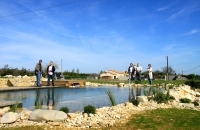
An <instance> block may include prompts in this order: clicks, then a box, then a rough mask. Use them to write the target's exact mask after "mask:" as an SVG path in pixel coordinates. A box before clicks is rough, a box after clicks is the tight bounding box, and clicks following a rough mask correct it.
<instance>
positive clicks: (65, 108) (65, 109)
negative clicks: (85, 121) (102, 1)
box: [60, 107, 69, 114]
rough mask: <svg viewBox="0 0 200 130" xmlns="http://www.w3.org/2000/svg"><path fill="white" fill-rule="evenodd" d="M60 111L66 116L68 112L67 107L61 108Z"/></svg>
mask: <svg viewBox="0 0 200 130" xmlns="http://www.w3.org/2000/svg"><path fill="white" fill-rule="evenodd" d="M60 111H63V112H65V113H66V114H67V113H68V112H69V108H68V107H61V108H60Z"/></svg>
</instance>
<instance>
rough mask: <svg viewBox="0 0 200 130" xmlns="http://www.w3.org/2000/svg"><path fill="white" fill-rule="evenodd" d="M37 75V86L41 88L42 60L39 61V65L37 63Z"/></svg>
mask: <svg viewBox="0 0 200 130" xmlns="http://www.w3.org/2000/svg"><path fill="white" fill-rule="evenodd" d="M35 75H36V78H37V86H38V87H41V84H40V79H41V75H42V60H39V63H37V64H36V66H35Z"/></svg>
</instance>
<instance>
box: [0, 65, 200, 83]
mask: <svg viewBox="0 0 200 130" xmlns="http://www.w3.org/2000/svg"><path fill="white" fill-rule="evenodd" d="M47 66H48V64H46V65H44V66H43V68H44V71H45V70H46V68H47ZM54 66H55V68H56V69H58V65H57V64H56V63H54ZM101 73H103V71H101V72H100V74H101ZM166 73H167V67H163V68H162V71H159V70H155V71H154V72H153V76H154V78H156V79H161V78H164V76H165V75H166ZM168 74H169V75H175V70H174V69H173V68H172V67H171V66H169V67H168ZM5 75H13V76H19V75H21V76H24V75H27V76H34V75H35V73H34V70H30V69H26V68H24V67H22V69H18V68H9V66H8V64H6V65H5V66H4V68H1V69H0V76H5ZM57 75H61V73H60V72H57ZM142 75H144V76H147V72H145V71H144V72H142ZM43 76H45V74H44V75H43ZM63 76H64V78H65V79H86V78H94V77H99V74H96V73H90V74H89V73H79V69H78V68H77V69H76V70H75V69H72V71H71V72H69V71H64V72H63ZM197 77H198V76H196V75H194V74H190V75H188V76H187V78H188V79H191V80H193V79H196V78H197Z"/></svg>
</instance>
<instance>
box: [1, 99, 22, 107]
mask: <svg viewBox="0 0 200 130" xmlns="http://www.w3.org/2000/svg"><path fill="white" fill-rule="evenodd" d="M16 103H17V101H6V100H0V108H3V107H8V106H9V107H10V106H12V105H14V104H16ZM18 107H22V101H18Z"/></svg>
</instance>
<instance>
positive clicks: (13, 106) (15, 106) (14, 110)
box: [10, 101, 19, 112]
mask: <svg viewBox="0 0 200 130" xmlns="http://www.w3.org/2000/svg"><path fill="white" fill-rule="evenodd" d="M18 105H19V103H18V101H17V102H16V103H15V104H13V105H12V107H11V109H10V111H12V112H16V110H17V107H18Z"/></svg>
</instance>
